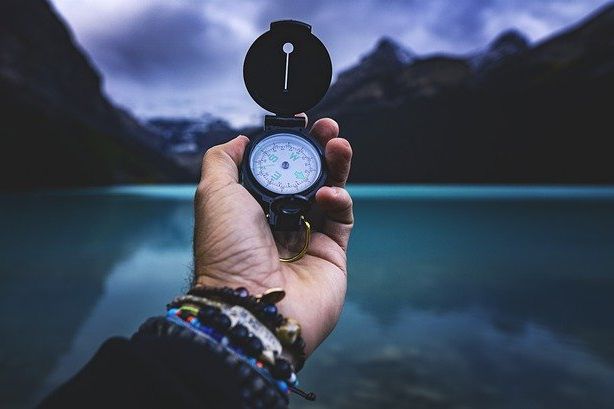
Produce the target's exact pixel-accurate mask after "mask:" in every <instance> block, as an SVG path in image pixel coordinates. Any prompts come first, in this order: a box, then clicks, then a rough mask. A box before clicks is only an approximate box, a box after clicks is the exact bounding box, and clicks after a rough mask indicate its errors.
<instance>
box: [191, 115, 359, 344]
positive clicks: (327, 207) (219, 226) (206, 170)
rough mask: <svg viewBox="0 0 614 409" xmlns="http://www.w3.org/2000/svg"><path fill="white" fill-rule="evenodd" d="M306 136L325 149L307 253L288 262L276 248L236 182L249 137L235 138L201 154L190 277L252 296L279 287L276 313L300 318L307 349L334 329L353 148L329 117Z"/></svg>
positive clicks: (341, 290)
mask: <svg viewBox="0 0 614 409" xmlns="http://www.w3.org/2000/svg"><path fill="white" fill-rule="evenodd" d="M311 134H312V135H313V136H314V137H316V138H317V139H318V140H319V141H320V143H321V144H322V146H324V147H325V157H326V163H327V166H328V170H329V179H328V181H327V186H324V187H322V188H321V189H320V190H319V191H318V192H317V194H316V204H317V206H318V207H319V209H320V210H321V211H322V212H323V214H324V221H323V223H322V225H321V226H320V227H319V231H316V232H314V233H313V235H312V238H311V242H310V244H309V248H308V251H307V254H306V255H305V256H304V257H303V258H302V259H300V260H298V261H296V262H293V263H282V262H280V261H279V253H278V250H277V247H276V245H275V240H274V238H273V235H272V233H271V229H270V227H269V225H268V223H267V220H266V217H265V215H264V213H263V211H262V208H261V207H260V205H259V204H258V202H257V201H256V200H255V199H254V198H253V197H252V196H251V194H250V193H249V192H248V191H247V190H246V189H245V188H244V187H243V186H242V185H241V184H239V182H238V180H239V170H238V169H239V165H240V163H241V160H242V158H243V154H244V152H245V148H246V146H247V143H248V142H249V140H248V139H247V137H245V136H239V137H237V138H235V139H233V140H231V141H230V142H227V143H225V144H223V145H218V146H215V147H213V148H211V149H209V150H208V151H207V153H206V154H205V157H204V159H203V171H202V177H201V181H200V183H199V186H198V189H197V192H196V200H195V214H196V220H195V228H194V267H195V274H196V282H197V283H198V284H204V285H216V286H229V287H246V288H247V289H248V290H249V291H250V293H252V294H258V293H261V292H263V291H264V290H266V289H268V288H271V287H282V288H283V289H284V290H285V291H286V297H285V298H284V300H283V301H282V302H281V303H280V304H279V305H278V307H279V309H280V311H281V312H282V313H283V314H284V315H286V316H288V317H292V318H294V319H296V320H298V321H299V323H300V324H301V327H302V334H303V338H304V339H305V343H306V346H307V348H306V352H307V354H309V353H311V352H312V351H313V350H314V349H315V348H316V347H317V346H318V345H319V344H320V342H322V340H324V339H325V338H326V336H327V335H328V334H329V333H330V331H331V330H332V329H333V328H334V326H335V324H336V323H337V320H338V319H339V314H340V313H341V309H342V306H343V301H344V298H345V291H346V281H347V280H346V279H347V265H346V250H347V243H348V240H349V236H350V232H351V230H352V226H353V221H354V219H353V214H352V200H351V198H350V196H349V194H348V193H347V191H346V190H345V189H344V186H345V182H346V180H347V177H348V173H349V170H350V161H351V157H352V149H351V147H350V144H349V142H348V141H347V140H345V139H342V138H339V137H338V134H339V128H338V126H337V124H336V123H335V122H334V121H333V120H331V119H321V120H319V121H317V122H316V123H315V124H314V126H313V128H312V129H311Z"/></svg>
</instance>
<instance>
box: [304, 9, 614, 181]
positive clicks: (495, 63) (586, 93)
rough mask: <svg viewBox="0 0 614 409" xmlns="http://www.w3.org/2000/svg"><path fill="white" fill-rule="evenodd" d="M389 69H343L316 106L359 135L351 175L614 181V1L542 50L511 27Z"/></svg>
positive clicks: (390, 178) (364, 178)
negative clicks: (473, 45)
mask: <svg viewBox="0 0 614 409" xmlns="http://www.w3.org/2000/svg"><path fill="white" fill-rule="evenodd" d="M378 54H381V45H380V47H378V48H377V49H376V50H375V51H374V52H373V53H372V54H371V57H372V56H375V55H378ZM371 57H369V56H367V57H366V58H364V59H363V62H364V61H366V60H369V59H370V58H371ZM371 65H372V66H376V67H377V66H378V64H371ZM387 66H388V67H392V68H391V69H390V70H385V71H383V72H376V71H373V72H372V73H371V74H369V73H365V72H364V70H357V69H356V68H354V69H352V70H349V71H348V72H346V73H345V74H341V75H340V76H339V78H340V79H339V81H338V82H337V83H335V84H334V85H333V87H332V88H331V90H330V92H329V94H328V95H327V97H326V98H325V100H324V101H323V102H322V103H321V104H320V105H319V106H318V107H316V109H314V110H313V112H311V113H310V116H311V117H312V118H314V119H315V118H317V117H322V116H332V117H334V118H335V119H337V120H338V121H339V123H340V124H341V129H342V133H343V134H344V135H347V137H348V138H350V140H351V141H352V143H353V146H354V150H355V159H354V164H353V170H352V178H351V179H352V181H354V182H452V183H454V182H471V183H474V182H485V183H486V182H487V183H507V182H513V183H613V182H614V162H613V161H612V159H611V152H612V150H611V146H613V145H614V144H613V143H612V139H613V138H614V131H613V129H614V126H613V125H612V121H611V118H612V113H611V110H612V108H611V107H612V105H613V99H614V97H613V91H614V6H610V7H607V8H604V9H603V10H601V11H600V12H599V13H597V14H596V15H594V16H592V17H591V18H589V19H588V20H587V21H585V22H583V23H581V24H580V25H578V26H577V27H574V28H572V29H571V30H569V31H567V32H565V33H563V34H560V35H558V36H556V37H553V38H551V39H548V40H547V41H545V42H543V43H541V44H538V45H537V46H535V47H530V46H528V45H527V44H526V41H523V39H522V36H520V35H518V34H517V33H516V34H513V33H506V35H504V36H502V37H500V38H499V39H498V40H496V41H495V42H493V44H492V45H491V47H490V48H489V49H488V50H486V51H485V52H484V53H482V54H481V55H478V56H471V57H467V58H465V57H449V56H441V55H438V56H432V57H427V58H416V57H413V58H412V59H409V61H405V62H404V61H402V60H400V59H399V61H398V64H396V65H394V64H387ZM354 72H360V80H359V81H353V79H352V76H353V75H354V74H353V73H354Z"/></svg>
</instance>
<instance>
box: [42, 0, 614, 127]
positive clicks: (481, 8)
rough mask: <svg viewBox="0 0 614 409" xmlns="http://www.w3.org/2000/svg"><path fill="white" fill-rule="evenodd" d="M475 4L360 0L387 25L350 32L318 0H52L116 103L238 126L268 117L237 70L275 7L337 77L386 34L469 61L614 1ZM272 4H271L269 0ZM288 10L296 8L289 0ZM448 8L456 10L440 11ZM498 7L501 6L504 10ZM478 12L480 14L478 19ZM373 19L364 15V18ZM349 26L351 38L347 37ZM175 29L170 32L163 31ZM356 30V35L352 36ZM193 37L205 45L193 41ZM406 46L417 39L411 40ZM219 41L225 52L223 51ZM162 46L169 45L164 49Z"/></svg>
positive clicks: (550, 32)
mask: <svg viewBox="0 0 614 409" xmlns="http://www.w3.org/2000/svg"><path fill="white" fill-rule="evenodd" d="M476 2H477V0H476V1H470V2H468V3H471V5H470V6H467V5H464V7H461V6H460V5H458V4H454V3H452V4H454V6H450V4H448V5H447V6H446V5H445V4H443V5H442V3H445V0H442V1H437V2H432V3H433V4H435V3H437V6H424V5H422V6H420V5H418V4H414V3H412V2H410V3H411V4H406V3H405V2H400V1H393V2H391V3H390V4H387V6H391V5H393V7H391V8H392V9H393V10H392V11H391V10H381V8H378V7H375V5H374V3H377V2H374V1H371V0H361V1H359V2H358V3H359V4H358V5H357V6H356V8H358V9H361V10H360V11H361V12H362V13H365V12H368V10H369V7H371V8H373V9H374V10H377V13H379V15H377V16H376V17H380V18H383V19H385V20H386V21H383V24H382V22H380V21H378V19H377V18H373V21H377V24H373V26H377V25H378V24H380V26H379V27H367V26H364V24H363V25H362V26H361V23H360V21H358V20H360V19H359V18H357V17H356V16H354V15H352V16H349V18H348V21H345V20H344V23H346V26H347V27H344V28H346V29H345V30H343V31H340V30H335V29H334V28H333V29H331V19H334V16H333V15H332V14H334V13H332V14H331V12H330V10H331V8H334V7H333V6H330V7H327V6H326V2H324V3H320V2H314V4H313V7H311V8H310V9H309V10H305V9H301V7H300V6H296V5H295V6H294V10H275V12H271V10H269V13H265V12H263V8H262V7H261V8H260V9H258V7H260V5H257V4H255V3H254V2H253V1H250V0H244V1H239V2H237V3H240V5H235V6H237V7H239V6H241V7H239V9H240V10H241V13H242V14H241V15H240V16H239V15H238V14H235V13H234V10H235V9H234V8H233V7H232V6H229V5H221V4H217V3H215V4H214V5H212V4H196V3H192V2H187V3H182V2H172V3H171V4H167V3H165V2H162V1H157V0H156V1H152V2H150V3H148V4H147V5H137V4H130V5H127V4H125V3H123V2H121V1H119V0H117V1H106V2H96V1H75V0H51V3H52V5H53V6H54V8H55V10H56V11H57V12H58V14H60V16H61V17H62V18H63V19H64V21H65V22H66V23H67V25H68V26H69V30H70V31H71V32H72V33H73V35H74V37H75V40H76V41H77V42H78V44H79V46H80V47H81V48H82V49H83V51H84V52H85V53H86V54H87V55H88V57H89V59H90V60H91V61H92V63H93V64H94V65H95V66H96V68H97V69H98V71H99V72H100V74H101V76H102V78H103V91H104V92H105V94H106V95H107V96H108V97H109V98H110V99H111V100H112V101H113V103H115V104H116V105H118V106H120V107H122V108H124V109H127V110H129V111H130V112H131V113H133V114H134V115H135V116H137V117H138V118H139V119H140V120H142V121H147V120H149V119H153V118H178V119H198V118H201V117H205V116H209V115H210V116H213V117H216V118H219V119H223V120H225V121H228V122H229V123H230V124H231V125H232V126H233V127H244V126H249V125H254V124H257V123H259V121H261V119H262V116H263V115H264V114H265V113H266V112H265V111H264V110H262V109H261V108H260V107H258V105H257V104H256V103H255V102H254V101H253V100H252V99H251V98H250V96H249V95H248V93H247V92H246V91H245V88H244V85H243V77H242V71H241V69H242V64H243V58H244V54H245V51H247V48H248V47H249V45H250V44H251V42H252V41H253V40H255V39H256V38H257V36H258V35H260V34H261V33H263V32H264V31H266V30H267V29H268V24H267V21H268V19H264V15H266V16H267V17H270V21H274V20H279V19H281V18H284V17H283V16H277V15H276V13H277V14H279V13H285V14H284V15H285V16H286V17H285V18H293V19H298V20H304V21H307V22H309V23H311V24H312V25H313V27H314V33H315V34H316V35H318V36H319V37H320V38H321V39H322V40H323V42H324V43H325V44H326V45H327V47H328V48H329V50H330V53H331V55H332V58H333V67H334V78H333V82H334V81H335V80H336V78H337V76H338V74H339V73H341V72H343V71H345V70H347V69H349V68H351V67H353V66H355V65H356V64H357V63H358V62H359V61H360V59H361V58H362V57H364V56H365V55H367V54H368V53H369V52H371V51H372V50H373V49H374V47H375V46H376V44H377V43H378V41H379V40H380V39H382V38H390V39H392V40H393V41H394V42H395V43H397V44H399V45H400V46H401V47H403V48H405V49H407V50H409V51H411V52H412V53H414V54H416V55H417V56H419V57H421V58H427V57H429V56H434V55H449V56H456V57H467V56H471V55H472V54H476V53H479V52H481V51H483V50H485V49H486V47H488V45H489V44H490V43H492V41H493V40H494V39H496V38H497V37H498V36H500V35H501V34H502V33H504V32H506V31H509V30H515V31H518V32H520V33H521V34H522V35H524V36H525V37H526V38H527V39H528V40H529V41H530V43H531V46H535V45H536V44H539V43H541V42H543V41H546V40H548V39H549V38H551V37H553V36H556V35H558V34H560V33H561V32H564V31H566V30H568V29H570V28H572V27H573V26H575V25H577V24H578V23H580V22H582V21H583V20H585V19H586V18H587V17H589V16H591V15H593V14H594V13H595V12H598V11H599V10H601V9H603V8H604V7H606V6H608V5H611V4H613V3H611V2H610V1H602V0H584V1H582V2H577V1H573V0H557V1H549V2H545V4H543V3H540V4H532V2H530V1H529V2H525V1H521V2H518V3H522V4H516V5H514V6H510V5H504V4H502V2H501V1H498V0H492V1H486V2H480V4H477V3H476ZM316 3H317V4H316ZM578 3H581V4H578ZM249 5H251V8H250V7H248V6H249ZM267 5H268V6H272V2H270V1H269V2H267ZM285 7H288V8H290V9H292V7H293V6H290V5H285ZM403 7H406V9H405V11H406V13H405V14H403V15H401V17H403V16H405V15H406V14H407V15H412V12H415V11H416V10H418V11H419V13H417V14H418V16H417V17H416V22H417V23H418V26H412V27H410V29H406V30H405V31H403V30H402V29H403V28H404V27H405V25H406V24H407V22H406V21H401V20H402V19H399V18H398V16H395V15H394V14H395V13H394V12H393V11H394V10H400V9H402V8H403ZM429 7H431V8H430V9H429ZM472 7H473V8H472ZM281 8H283V7H281ZM266 9H267V8H266V7H264V10H265V11H266ZM311 9H313V10H319V13H318V12H314V11H313V10H311ZM442 10H445V11H446V13H447V12H450V13H451V14H453V15H454V16H452V17H450V16H448V15H442V14H437V13H438V12H441V11H442ZM497 10H502V11H500V13H499V15H497ZM433 12H435V14H436V15H433ZM259 13H260V14H259ZM420 13H422V14H424V15H423V16H422V18H423V20H424V21H422V20H420V18H421V17H420ZM429 13H431V14H429ZM310 14H311V15H310ZM414 14H415V13H414ZM474 14H476V15H480V16H481V17H480V18H476V17H475V16H474ZM302 15H305V16H304V17H303V16H302ZM344 17H346V16H345V15H344ZM368 17H369V16H364V15H362V16H361V18H362V19H364V18H368ZM446 19H449V20H451V23H450V24H448V25H446V24H444V23H443V22H442V20H446ZM319 20H322V22H319ZM429 23H430V25H429ZM420 24H422V26H420ZM352 25H359V26H361V27H362V28H364V30H362V31H366V33H364V32H361V33H357V32H355V31H354V32H351V31H352V30H348V29H347V28H348V27H351V26H352ZM118 26H119V29H118V30H117V27H118ZM110 30H112V31H115V30H117V31H118V32H117V33H115V32H111V31H110ZM348 32H351V33H350V35H347V34H346V33H348ZM169 33H172V34H173V38H168V37H165V36H168V35H169ZM229 33H232V34H233V35H234V37H233V36H231V35H229ZM155 36H158V38H156V37H155ZM357 36H358V37H360V38H359V39H356V38H355V37H357ZM487 36H489V37H488V38H487ZM196 38H198V39H199V40H202V42H200V41H194V39H196ZM459 38H460V40H459ZM358 40H360V41H358ZM367 42H369V43H368V44H367ZM410 42H413V43H414V44H413V45H412V44H409V45H408V43H410ZM221 43H224V45H226V46H227V48H224V47H220V45H221ZM159 44H164V45H165V47H164V46H163V47H158V45H159ZM192 54H193V55H192Z"/></svg>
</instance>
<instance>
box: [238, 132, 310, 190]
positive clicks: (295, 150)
mask: <svg viewBox="0 0 614 409" xmlns="http://www.w3.org/2000/svg"><path fill="white" fill-rule="evenodd" d="M249 165H250V169H251V171H252V174H253V175H254V177H255V178H256V181H257V182H258V183H260V184H261V185H262V186H263V187H264V188H266V189H268V190H270V191H271V192H274V193H279V194H295V193H300V192H303V191H305V190H307V189H309V188H310V187H311V186H313V184H314V183H315V182H316V181H317V180H318V177H319V176H320V173H321V172H322V163H321V159H320V154H319V153H318V151H317V150H316V148H315V147H314V146H313V145H312V144H311V143H310V142H309V141H307V140H306V139H304V138H301V137H300V136H298V135H294V134H290V133H278V134H274V135H271V136H268V137H266V138H264V139H263V140H261V141H260V142H258V144H257V145H256V146H254V148H253V149H252V152H251V154H250V157H249Z"/></svg>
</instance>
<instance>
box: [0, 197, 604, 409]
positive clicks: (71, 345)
mask: <svg viewBox="0 0 614 409" xmlns="http://www.w3.org/2000/svg"><path fill="white" fill-rule="evenodd" d="M350 191H351V192H352V194H353V196H354V201H355V212H356V228H355V230H354V233H353V236H352V239H351V243H350V253H349V290H348V297H347V303H346V306H345V309H344V312H343V315H342V318H341V320H340V322H339V324H338V326H337V328H336V330H335V332H334V333H333V334H332V335H331V337H330V338H329V339H328V340H327V342H326V343H325V344H323V345H322V347H321V348H320V349H318V350H317V351H316V353H315V354H314V355H313V356H312V358H311V359H310V360H309V361H308V362H307V365H306V367H305V370H304V371H303V372H302V374H301V385H302V387H303V388H304V389H306V390H310V391H315V392H316V393H317V394H318V400H317V401H316V402H314V403H310V402H306V401H302V400H300V399H295V398H292V407H295V408H312V409H316V408H317V409H319V408H379V407H386V408H459V409H460V408H522V409H532V408H606V407H611V405H612V402H613V401H614V313H613V311H614V188H597V187H585V188H572V187H477V186H460V187H433V186H424V187H414V186H352V187H351V188H350ZM193 192H194V188H193V187H175V186H151V187H117V188H107V189H85V190H69V191H58V192H53V191H47V192H36V193H22V194H3V195H0V226H1V227H2V231H1V233H0V248H1V249H2V250H1V251H2V253H1V258H0V306H1V308H0V323H1V324H2V336H1V338H0V407H2V408H21V407H28V406H30V405H32V404H33V403H34V402H36V401H37V400H38V399H40V397H41V396H42V395H44V394H45V393H46V392H48V391H49V390H50V389H52V388H53V387H55V386H57V385H58V384H60V383H61V382H63V381H64V380H66V379H67V378H68V377H70V376H71V375H72V374H74V373H75V371H76V370H77V369H78V368H79V367H81V366H82V365H83V364H84V363H85V362H86V361H87V359H88V358H89V357H90V356H91V355H92V354H93V353H94V352H95V350H96V349H97V348H98V346H99V345H100V344H101V343H102V342H103V341H104V339H105V338H107V337H109V336H112V335H126V336H128V335H130V334H131V333H132V332H133V331H135V330H136V328H137V327H138V325H139V324H140V323H141V322H142V321H143V320H144V319H145V318H146V317H149V316H153V315H158V314H161V313H162V312H163V310H164V306H165V304H166V302H167V301H168V300H170V299H171V298H172V297H173V296H175V295H176V294H178V293H180V292H181V291H182V290H185V289H186V287H187V282H188V278H189V274H190V271H191V250H190V248H191V239H192V217H193V212H192V198H193ZM314 274H317V272H314Z"/></svg>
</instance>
